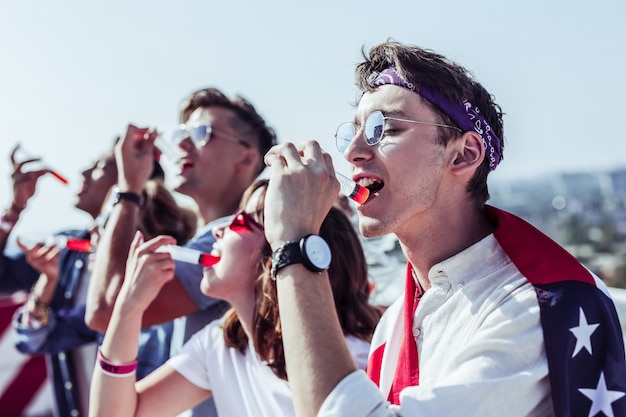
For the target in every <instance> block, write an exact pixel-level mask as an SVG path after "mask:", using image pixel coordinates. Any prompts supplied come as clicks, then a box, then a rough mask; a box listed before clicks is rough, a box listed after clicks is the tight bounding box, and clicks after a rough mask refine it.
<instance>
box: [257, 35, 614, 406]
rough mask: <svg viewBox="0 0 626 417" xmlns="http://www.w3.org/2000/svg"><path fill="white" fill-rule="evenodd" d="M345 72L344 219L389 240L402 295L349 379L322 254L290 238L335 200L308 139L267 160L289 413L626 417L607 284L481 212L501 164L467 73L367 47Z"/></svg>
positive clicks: (316, 221)
mask: <svg viewBox="0 0 626 417" xmlns="http://www.w3.org/2000/svg"><path fill="white" fill-rule="evenodd" d="M356 75H357V83H358V85H359V88H360V89H361V91H362V92H363V94H362V96H361V99H360V101H359V103H358V107H357V112H356V116H355V119H354V123H344V124H342V125H340V126H339V129H338V130H337V135H336V138H337V146H338V148H339V150H340V151H341V152H343V153H344V155H345V157H346V158H347V160H348V161H349V162H350V164H351V165H352V178H353V179H354V181H356V182H358V183H360V184H361V185H363V186H365V187H367V188H368V189H369V190H370V197H369V199H368V200H367V201H366V202H365V203H363V204H361V205H357V212H358V214H359V227H360V230H361V232H362V233H363V234H364V235H365V236H367V237H374V236H380V235H383V234H387V233H395V234H396V236H397V237H398V239H399V241H400V244H401V246H402V250H403V252H404V254H405V255H406V257H407V259H408V264H407V270H406V277H405V294H404V296H403V297H401V298H400V299H399V300H398V301H397V302H396V303H394V304H393V305H392V306H391V307H390V308H389V309H388V310H387V311H386V312H385V315H384V316H383V318H382V319H381V322H380V323H379V326H378V328H377V330H376V334H375V335H374V340H373V341H372V349H371V351H370V359H369V364H368V372H367V375H366V373H364V372H362V371H357V370H356V368H355V366H354V363H352V361H351V360H350V357H349V352H348V351H347V349H346V347H345V345H344V343H343V342H342V335H341V331H340V328H339V327H338V325H337V319H336V317H335V313H334V311H333V305H332V298H331V294H330V289H329V285H328V280H327V276H326V272H324V265H323V264H321V263H318V262H317V261H316V260H317V259H319V258H320V257H319V254H324V253H325V248H324V245H323V244H319V241H318V245H317V247H316V249H315V250H309V248H307V247H306V243H307V242H308V241H309V240H310V238H307V239H306V240H302V238H303V237H305V236H307V235H310V234H316V233H317V232H318V230H319V225H320V224H321V220H322V219H323V217H324V215H325V213H326V211H327V210H328V208H329V207H330V206H331V205H332V204H333V202H334V200H335V198H336V195H337V191H338V189H339V186H338V183H337V181H336V180H335V176H334V168H333V165H332V161H331V158H330V156H329V155H328V154H326V153H324V152H322V150H321V148H320V147H319V145H318V144H317V143H316V142H308V143H306V144H303V145H300V146H295V145H294V144H290V143H286V144H283V145H280V146H276V147H274V148H273V149H272V150H271V151H270V152H269V153H268V154H267V155H266V158H265V160H266V163H267V164H268V165H270V166H271V175H270V187H269V189H268V194H267V202H268V203H267V205H266V208H265V224H266V237H267V239H268V241H269V242H270V244H271V246H272V249H273V250H274V251H275V252H274V259H273V262H274V270H275V272H276V277H277V281H278V297H279V305H280V314H281V320H282V326H283V337H284V346H285V357H286V361H287V369H288V372H289V381H290V384H291V387H292V391H293V394H294V401H295V405H296V409H297V410H298V413H299V414H298V415H301V416H314V415H320V416H341V415H346V416H347V415H349V416H393V415H402V416H461V415H471V416H479V415H480V416H503V415H509V416H552V415H557V416H578V415H580V416H591V415H596V414H598V413H599V412H600V411H602V412H603V413H604V415H607V416H613V415H615V416H617V415H626V362H625V360H624V345H623V339H622V333H621V328H620V325H619V321H618V318H617V314H616V311H615V306H614V304H613V302H612V300H611V299H610V297H609V295H608V292H607V290H606V287H605V285H604V284H603V283H602V282H601V281H600V280H599V279H598V278H597V277H596V276H594V275H593V274H592V273H591V272H589V271H588V270H587V269H585V268H584V267H583V266H582V265H581V264H580V263H579V262H578V261H577V260H576V259H575V258H574V257H572V256H571V255H570V254H568V253H567V252H566V251H565V250H564V249H562V248H561V247H560V246H558V245H557V244H556V243H555V242H553V241H552V240H550V239H549V238H548V237H546V236H545V235H543V234H542V233H541V232H539V231H538V230H536V229H535V228H533V227H532V226H531V225H529V224H528V223H526V222H524V221H523V220H521V219H519V218H517V217H516V216H514V215H512V214H509V213H506V212H504V211H502V210H499V209H496V208H494V207H491V206H488V205H486V204H485V202H486V201H487V199H488V197H489V194H488V189H487V174H488V173H489V172H490V171H491V170H493V169H495V168H496V166H497V165H498V163H499V162H500V161H501V159H502V155H503V141H502V139H503V128H502V112H501V110H500V107H499V106H498V105H497V104H496V103H495V102H494V101H493V98H492V96H491V95H490V94H489V93H488V92H487V91H486V90H485V89H484V88H483V87H482V86H481V85H480V84H479V83H478V82H477V81H475V80H474V79H473V78H472V76H471V75H470V74H469V73H468V71H467V70H465V69H464V68H463V67H461V66H459V65H457V64H455V63H453V62H451V61H450V60H448V59H446V58H445V57H443V56H441V55H439V54H436V53H434V52H432V51H429V50H424V49H421V48H418V47H415V46H411V45H403V44H399V43H396V42H386V43H383V44H381V45H378V46H375V47H373V48H372V49H371V50H370V51H369V54H367V55H366V56H365V60H364V62H362V63H361V64H359V65H358V66H357V70H356ZM299 242H301V243H299ZM303 244H304V246H303ZM285 254H286V255H285ZM330 256H342V255H341V253H333V254H330Z"/></svg>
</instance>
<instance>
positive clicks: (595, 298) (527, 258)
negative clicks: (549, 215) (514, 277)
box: [368, 206, 626, 417]
mask: <svg viewBox="0 0 626 417" xmlns="http://www.w3.org/2000/svg"><path fill="white" fill-rule="evenodd" d="M487 211H488V214H489V216H490V218H491V219H492V221H493V222H494V224H497V227H496V230H495V231H494V237H495V238H496V240H497V241H498V243H499V244H500V246H501V247H502V248H503V249H504V251H505V252H506V254H507V255H508V256H509V258H510V259H511V261H512V262H513V263H514V264H515V266H516V268H517V269H518V270H519V271H520V272H521V273H522V274H523V275H524V276H525V277H526V278H527V279H528V281H529V282H530V283H531V284H532V285H533V286H534V288H535V291H536V293H537V300H538V303H539V308H540V316H541V324H542V327H543V334H544V342H545V349H546V355H547V361H548V369H549V374H550V385H551V391H552V400H553V405H554V415H555V416H558V417H572V416H581V417H582V416H584V417H592V416H598V415H604V416H607V417H618V416H626V360H625V357H624V342H623V336H622V330H621V327H620V323H619V319H618V316H617V312H616V310H615V305H614V304H613V301H612V300H611V298H610V296H609V293H608V290H607V288H606V286H605V285H604V283H602V281H600V279H598V278H597V277H596V276H595V275H594V274H592V273H591V272H590V271H589V270H587V269H586V268H585V267H584V266H583V265H581V264H580V262H578V260H577V259H576V258H574V257H573V256H572V255H571V254H569V253H568V252H567V251H566V250H565V249H563V248H562V247H560V246H559V245H558V244H557V243H555V242H554V241H553V240H551V239H550V238H548V237H547V236H545V235H544V234H543V233H541V232H540V231H538V230H537V229H535V228H534V227H533V226H531V225H530V224H528V223H527V222H525V221H524V220H522V219H520V218H518V217H516V216H514V215H512V214H510V213H507V212H505V211H502V210H499V209H496V208H494V207H490V206H488V207H487ZM409 280H411V275H410V273H409V271H407V282H408V281H409ZM407 291H408V289H407ZM410 298H411V295H409V296H408V297H406V296H405V300H404V310H405V311H404V313H403V312H402V309H403V303H401V302H397V303H394V305H392V306H391V307H390V309H389V310H390V311H388V313H392V314H386V315H385V316H384V317H383V319H382V320H381V323H379V327H380V326H381V325H382V329H383V331H382V332H379V333H378V334H375V335H374V340H372V351H371V352H370V358H369V359H370V360H369V363H368V375H369V376H370V378H371V379H372V380H373V381H374V382H375V383H376V384H377V385H379V387H380V389H381V391H382V392H383V393H390V398H389V400H390V401H391V402H393V403H396V404H397V403H398V402H396V401H395V400H397V398H396V397H397V396H394V389H393V387H394V386H397V385H400V384H404V386H407V384H408V385H417V384H418V383H416V382H414V381H416V380H417V379H418V376H419V369H418V365H417V364H416V361H415V360H409V359H407V358H406V356H407V355H406V353H403V352H411V349H409V348H407V347H403V345H404V341H406V340H410V341H411V343H413V344H414V343H415V342H414V340H413V338H412V337H411V333H410V326H409V328H408V330H407V329H405V328H404V327H406V326H404V325H403V322H406V321H407V320H410V319H411V317H412V316H411V314H410V313H409V312H407V311H410V310H411V309H408V310H407V301H406V300H409V299H410ZM399 301H400V300H399ZM403 316H406V317H403ZM404 333H407V334H408V336H406V337H403V335H404ZM393 358H399V360H397V361H396V360H394V359H393ZM396 362H397V363H396ZM394 367H395V368H396V369H395V372H394V369H393V368H394ZM389 368H391V369H389ZM389 371H391V372H389ZM398 378H400V379H398ZM398 383H400V384H398ZM398 389H401V386H400V387H399V388H398ZM392 397H393V398H392Z"/></svg>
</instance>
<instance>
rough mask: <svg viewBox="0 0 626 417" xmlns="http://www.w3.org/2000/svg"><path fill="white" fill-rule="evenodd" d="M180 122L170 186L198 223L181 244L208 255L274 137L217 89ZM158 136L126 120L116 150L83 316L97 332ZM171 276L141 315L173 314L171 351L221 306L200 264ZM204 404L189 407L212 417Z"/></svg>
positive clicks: (194, 97) (196, 100) (197, 100)
mask: <svg viewBox="0 0 626 417" xmlns="http://www.w3.org/2000/svg"><path fill="white" fill-rule="evenodd" d="M180 122H181V123H182V124H181V125H180V126H179V129H178V130H177V131H176V132H175V133H174V137H173V139H174V141H175V144H176V145H177V146H178V149H179V150H180V159H179V161H178V170H179V171H178V173H177V184H176V187H175V191H178V192H179V193H181V194H184V195H186V196H189V197H191V198H192V199H193V201H194V202H195V203H196V208H197V212H198V216H199V219H200V222H201V227H199V229H198V233H197V234H196V236H195V237H194V238H193V239H192V240H191V241H190V242H189V243H188V244H187V245H186V246H187V247H189V248H192V249H195V250H200V251H202V252H205V253H210V252H211V248H212V245H213V242H214V241H215V238H214V236H213V234H212V233H211V230H212V228H213V227H214V225H216V224H220V223H223V222H224V221H225V219H226V218H229V217H230V216H232V214H233V213H235V212H236V211H237V209H238V206H239V201H240V199H241V196H242V195H243V192H244V191H245V189H246V188H247V187H248V186H249V185H250V184H252V182H253V181H254V180H255V179H256V178H257V176H258V175H259V174H260V173H261V172H262V171H263V169H264V167H265V165H264V163H263V155H265V153H266V152H267V151H268V150H269V149H270V148H271V147H272V146H273V145H275V144H276V135H275V133H274V130H273V129H272V128H271V127H269V126H268V125H267V124H266V123H265V121H264V119H263V118H262V117H261V116H260V115H259V114H258V113H257V111H256V109H255V108H254V106H253V105H252V104H251V103H249V102H248V101H247V100H245V99H244V98H242V97H235V98H229V97H227V96H226V95H224V94H223V93H222V92H221V91H219V90H218V89H216V88H205V89H201V90H198V91H195V92H193V93H192V94H191V95H190V96H189V97H188V98H187V100H186V102H185V103H184V105H183V109H182V111H181V114H180ZM157 136H158V133H157V132H156V131H154V130H151V129H148V128H139V127H136V126H133V125H129V126H128V130H127V132H126V135H125V137H124V139H123V140H122V141H121V142H120V143H119V144H118V146H117V147H116V160H117V163H118V168H119V173H120V174H119V188H120V193H119V195H118V204H116V205H115V206H114V210H113V212H112V213H111V216H110V219H109V223H108V224H107V227H106V229H105V232H104V234H103V236H102V237H101V240H100V243H99V245H98V250H97V256H96V265H95V267H94V272H93V277H92V280H91V284H90V289H89V292H90V299H89V301H90V302H89V303H88V306H87V316H86V320H87V323H88V324H89V325H90V326H91V327H93V328H95V329H97V330H100V331H104V330H106V327H107V325H108V322H109V319H110V317H111V312H112V309H113V306H114V304H115V299H116V297H117V293H118V292H119V290H120V288H121V284H122V281H123V279H124V273H125V263H126V258H127V256H128V250H129V248H130V244H131V241H132V239H133V236H134V234H135V231H136V230H137V224H138V213H139V206H140V204H141V199H140V198H139V193H140V191H141V189H142V188H143V185H144V184H145V182H146V181H147V170H148V167H149V166H150V165H151V164H152V161H153V159H154V155H155V146H154V143H155V140H156V139H157ZM175 275H176V279H174V280H172V281H170V282H168V283H167V284H165V286H164V287H163V289H162V291H161V292H160V294H159V295H158V296H157V297H156V299H155V301H154V302H153V303H152V305H151V306H150V307H149V308H148V310H147V311H146V312H145V314H144V316H143V325H144V326H151V325H153V324H156V323H163V322H167V321H171V320H173V319H177V318H179V319H177V320H176V321H175V323H174V335H173V337H172V346H171V350H170V351H171V353H177V351H178V349H180V347H182V345H183V343H184V342H185V341H187V340H188V339H189V337H191V336H192V335H193V334H194V333H195V332H196V331H198V330H200V329H201V328H202V327H204V326H205V325H206V324H208V323H209V322H211V321H213V320H214V319H216V318H218V317H220V316H221V315H222V313H223V312H224V311H225V310H226V308H227V307H228V306H227V305H226V304H225V303H224V302H223V301H221V300H217V299H212V298H209V297H207V296H205V295H204V294H202V293H201V292H200V284H199V283H200V281H201V279H202V267H201V266H200V265H194V264H190V263H185V262H178V261H177V262H176V270H175ZM160 348H162V349H169V348H170V347H160ZM211 403H212V400H210V401H209V402H207V404H205V403H203V406H200V407H196V408H195V409H194V411H193V415H205V416H206V415H214V414H215V411H214V409H213V407H212V404H211Z"/></svg>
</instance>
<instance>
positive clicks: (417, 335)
mask: <svg viewBox="0 0 626 417" xmlns="http://www.w3.org/2000/svg"><path fill="white" fill-rule="evenodd" d="M421 333H422V330H421V329H420V328H419V327H416V328H414V329H413V337H419V335H420V334H421Z"/></svg>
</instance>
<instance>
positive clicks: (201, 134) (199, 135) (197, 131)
mask: <svg viewBox="0 0 626 417" xmlns="http://www.w3.org/2000/svg"><path fill="white" fill-rule="evenodd" d="M212 133H218V134H220V135H221V136H223V137H225V138H227V139H230V140H232V141H235V142H236V143H238V144H240V145H242V146H245V147H246V148H249V147H250V144H249V143H247V142H245V141H243V140H241V139H239V138H237V137H235V136H232V135H230V134H228V133H226V132H222V131H219V130H217V129H214V128H213V127H212V126H211V125H210V124H208V123H196V124H194V125H193V126H188V125H186V124H182V125H180V126H178V129H176V131H175V132H174V134H173V135H172V141H173V142H174V143H175V144H178V143H180V142H181V141H182V140H183V139H185V138H190V139H191V141H192V142H193V143H194V144H195V145H196V146H199V147H201V146H204V145H206V144H207V143H208V142H209V140H211V134H212Z"/></svg>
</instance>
